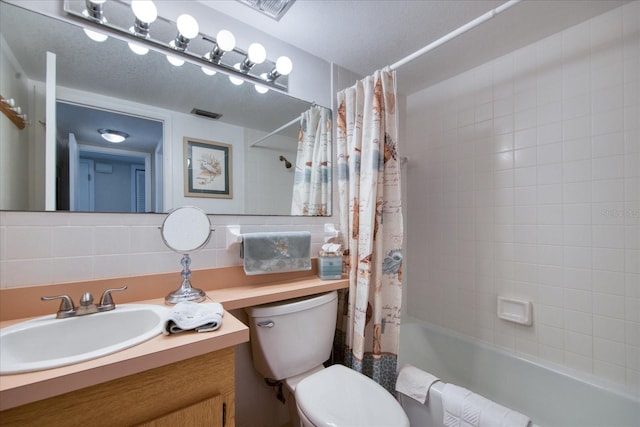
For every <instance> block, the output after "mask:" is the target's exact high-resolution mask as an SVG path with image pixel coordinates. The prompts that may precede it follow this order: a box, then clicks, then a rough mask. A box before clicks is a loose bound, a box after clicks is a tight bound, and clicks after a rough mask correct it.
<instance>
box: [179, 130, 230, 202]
mask: <svg viewBox="0 0 640 427" xmlns="http://www.w3.org/2000/svg"><path fill="white" fill-rule="evenodd" d="M231 151H232V146H231V145H229V144H223V143H221V142H214V141H205V140H203V139H196V138H189V137H184V195H185V197H217V198H222V199H231V198H233V191H232V188H233V186H232V182H231V178H232V176H233V175H232V174H231V165H232V162H231Z"/></svg>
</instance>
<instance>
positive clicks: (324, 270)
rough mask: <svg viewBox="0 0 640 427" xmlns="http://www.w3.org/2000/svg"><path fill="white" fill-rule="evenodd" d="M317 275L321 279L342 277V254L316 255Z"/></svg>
mask: <svg viewBox="0 0 640 427" xmlns="http://www.w3.org/2000/svg"><path fill="white" fill-rule="evenodd" d="M318 275H319V276H320V278H321V279H322V280H336V279H341V278H342V255H326V256H322V255H320V256H318Z"/></svg>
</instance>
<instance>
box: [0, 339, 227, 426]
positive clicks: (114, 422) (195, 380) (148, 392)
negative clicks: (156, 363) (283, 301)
mask: <svg viewBox="0 0 640 427" xmlns="http://www.w3.org/2000/svg"><path fill="white" fill-rule="evenodd" d="M234 357H235V356H234V348H233V347H230V348H225V349H222V350H218V351H215V352H212V353H207V354H204V355H201V356H197V357H194V358H191V359H187V360H183V361H180V362H176V363H172V364H170V365H165V366H161V367H158V368H154V369H150V370H148V371H143V372H139V373H137V374H134V375H130V376H127V377H124V378H119V379H116V380H112V381H109V382H106V383H102V384H97V385H94V386H90V387H87V388H84V389H81V390H76V391H72V392H69V393H66V394H62V395H59V396H55V397H51V398H48V399H44V400H40V401H37V402H33V403H29V404H26V405H22V406H18V407H16V408H11V409H8V410H5V411H3V412H0V425H1V426H21V427H22V426H47V427H58V426H60V427H61V426H65V427H66V426H80V425H88V426H91V427H101V426H105V427H106V426H109V427H113V426H145V427H165V426H166V427H169V426H171V427H176V426H190V427H191V426H193V427H198V426H215V427H233V426H234V425H235V382H234V381H235V380H234V378H235V359H234Z"/></svg>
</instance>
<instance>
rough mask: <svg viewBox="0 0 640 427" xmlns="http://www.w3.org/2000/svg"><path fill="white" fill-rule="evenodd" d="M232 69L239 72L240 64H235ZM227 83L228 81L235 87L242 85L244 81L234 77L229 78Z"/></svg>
mask: <svg viewBox="0 0 640 427" xmlns="http://www.w3.org/2000/svg"><path fill="white" fill-rule="evenodd" d="M233 68H234V69H236V70H238V71H240V64H239V63H238V64H235V65H234V66H233ZM229 81H230V82H231V83H233V84H234V85H236V86H240V85H241V84H242V83H244V80H242V79H239V78H237V77H234V76H229Z"/></svg>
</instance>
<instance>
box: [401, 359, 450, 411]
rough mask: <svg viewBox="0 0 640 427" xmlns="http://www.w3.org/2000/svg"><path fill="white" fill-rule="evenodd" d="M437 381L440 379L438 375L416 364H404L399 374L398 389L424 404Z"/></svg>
mask: <svg viewBox="0 0 640 427" xmlns="http://www.w3.org/2000/svg"><path fill="white" fill-rule="evenodd" d="M436 381H439V379H438V378H437V377H436V376H434V375H432V374H430V373H428V372H425V371H423V370H422V369H418V368H416V367H415V366H411V365H404V366H403V367H402V368H401V369H400V373H399V374H398V379H397V381H396V391H398V392H400V393H402V394H404V395H405V396H409V397H411V398H413V399H415V400H417V401H418V402H420V403H422V404H424V403H425V402H426V401H427V396H428V395H429V389H430V388H431V386H432V385H433V383H435V382H436Z"/></svg>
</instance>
